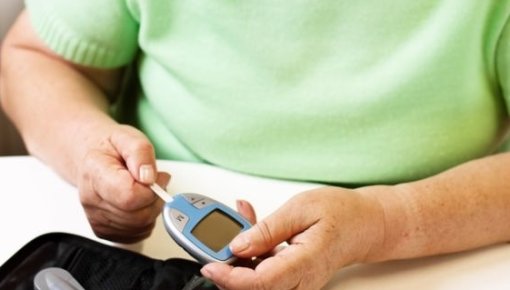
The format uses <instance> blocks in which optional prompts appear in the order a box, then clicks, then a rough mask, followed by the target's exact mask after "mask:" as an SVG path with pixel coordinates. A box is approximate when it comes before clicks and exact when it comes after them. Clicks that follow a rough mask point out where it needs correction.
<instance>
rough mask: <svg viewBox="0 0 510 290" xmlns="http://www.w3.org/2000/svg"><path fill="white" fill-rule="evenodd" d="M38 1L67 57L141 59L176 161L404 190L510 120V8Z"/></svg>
mask: <svg viewBox="0 0 510 290" xmlns="http://www.w3.org/2000/svg"><path fill="white" fill-rule="evenodd" d="M26 4H27V7H28V10H29V13H30V15H31V19H32V21H33V24H34V26H35V28H36V30H37V32H38V33H39V35H40V36H41V37H42V39H43V40H44V41H45V42H46V43H47V44H48V45H49V47H51V48H52V49H53V50H54V51H55V52H57V53H58V54H60V55H62V56H63V57H65V58H67V59H69V60H71V61H73V62H76V63H80V64H83V65H87V66H94V67H103V68H113V67H119V66H125V65H127V64H129V63H132V62H133V61H135V60H136V61H137V62H136V64H137V73H138V74H139V81H140V88H141V89H140V92H139V97H138V99H137V101H136V104H135V105H134V106H135V107H132V108H130V109H131V111H134V112H136V115H135V116H133V118H134V120H135V121H136V124H137V125H138V126H139V127H140V128H141V129H142V130H143V131H144V132H145V133H146V134H147V135H148V137H149V138H150V139H151V140H152V142H153V143H154V146H155V148H156V151H157V155H158V157H159V158H163V159H174V160H187V161H195V162H207V163H212V164H216V165H218V166H222V167H225V168H230V169H233V170H237V171H241V172H246V173H250V174H256V175H263V176H270V177H276V178H288V179H294V180H311V181H319V182H334V183H346V184H354V185H362V184H372V183H394V182H400V181H406V180H414V179H418V178H423V177H425V176H429V175H432V174H435V173H437V172H440V171H443V170H445V169H447V168H450V167H452V166H455V165H457V164H460V163H462V162H465V161H467V160H470V159H473V158H477V157H481V156H484V155H487V154H490V153H491V152H493V151H494V150H495V148H496V147H497V146H498V144H499V143H500V142H501V139H502V138H501V136H502V134H501V133H502V131H503V129H504V126H505V124H506V122H507V119H508V105H507V101H508V98H509V93H508V90H509V89H510V75H509V72H508V68H509V66H510V25H506V23H507V21H508V19H509V16H510V0H484V1H480V0H417V1H408V0H380V1H346V0H324V1H317V0H290V1H275V0H273V1H269V0H257V1H255V0H243V1H225V0H186V1H171V0H115V1H114V0H108V1H106V0H87V1H70V0H27V2H26ZM138 51H140V53H139V54H137V52H138ZM69 97H70V98H72V96H69Z"/></svg>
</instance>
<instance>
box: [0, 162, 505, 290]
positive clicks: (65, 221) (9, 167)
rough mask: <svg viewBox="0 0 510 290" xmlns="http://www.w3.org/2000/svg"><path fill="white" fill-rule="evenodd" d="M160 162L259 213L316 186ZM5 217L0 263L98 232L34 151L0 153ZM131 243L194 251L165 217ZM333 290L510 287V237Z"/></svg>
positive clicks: (342, 278) (182, 178) (362, 268)
mask: <svg viewBox="0 0 510 290" xmlns="http://www.w3.org/2000/svg"><path fill="white" fill-rule="evenodd" d="M158 166H159V168H160V169H162V170H167V171H169V172H171V173H172V176H173V177H172V183H171V186H170V191H172V192H202V193H206V194H208V195H211V196H212V197H213V198H216V199H218V200H221V201H223V202H225V203H227V204H228V205H230V206H234V205H235V200H236V199H238V198H242V199H247V200H250V201H251V202H252V203H253V205H254V206H255V208H256V209H257V213H258V215H259V217H264V216H266V215H267V214H269V213H270V212H272V211H273V210H274V209H276V208H277V207H278V206H279V205H281V204H282V203H284V202H285V200H286V199H288V198H289V197H290V196H292V195H293V194H296V193H298V192H300V191H303V190H306V189H309V188H312V187H315V186H316V185H314V184H305V183H295V182H287V181H279V180H272V179H264V178H259V177H253V176H247V175H242V174H239V173H235V172H231V171H226V170H223V169H219V168H216V167H212V166H208V165H201V164H191V163H182V162H171V161H160V162H159V163H158ZM509 210H510V209H509ZM0 217H1V220H2V221H1V227H0V230H1V239H0V264H2V263H3V262H5V261H6V260H7V259H8V258H9V257H10V256H11V255H12V254H14V253H15V252H16V251H17V250H18V249H19V248H20V247H21V246H22V245H24V244H25V243H27V242H28V241H30V240H31V239H33V238H34V237H36V236H38V235H40V234H43V233H47V232H54V231H60V232H70V233H75V234H79V235H82V236H85V237H89V238H94V235H93V233H92V231H91V230H90V228H89V225H88V223H87V220H86V218H85V215H84V212H83V210H82V208H81V205H80V204H79V201H78V197H77V191H76V189H75V188H74V187H73V186H71V185H69V184H67V183H65V182H64V181H62V180H61V179H60V178H59V177H58V176H57V175H56V174H55V173H53V172H52V171H51V170H50V169H49V168H48V167H46V166H45V165H43V164H42V163H40V162H39V161H37V160H36V159H34V158H31V157H2V158H0ZM94 239H96V240H97V238H94ZM131 249H133V250H135V251H138V252H141V253H143V254H145V255H148V256H150V257H153V258H158V259H166V258H169V257H185V258H189V257H188V255H187V254H186V253H185V252H184V251H183V250H181V249H180V248H179V247H178V246H177V245H176V244H175V243H174V242H173V241H172V240H171V239H170V238H169V236H168V235H167V234H166V231H165V229H164V227H163V225H162V223H161V219H160V220H159V221H158V224H157V226H156V228H155V230H154V233H153V235H152V236H151V237H150V238H149V239H147V240H145V241H144V242H142V243H140V244H137V245H133V246H131ZM326 289H338V290H340V289H352V290H357V289H371V290H372V289H373V290H377V289H379V290H385V289H388V290H389V289H391V290H399V289H406V290H408V289H416V290H420V289H427V290H431V289H436V290H437V289H462V290H469V289H473V290H474V289H476V290H480V289H491V290H498V289H508V290H510V244H505V245H500V246H494V247H489V248H485V249H481V250H477V251H471V252H467V253H462V254H454V255H448V256H442V257H434V258H425V259H416V260H411V261H396V262H389V263H380V264H374V265H359V266H353V267H349V268H346V269H343V270H341V271H340V272H338V274H337V275H336V276H335V278H334V279H333V281H332V282H331V283H330V284H329V285H328V286H327V288H326Z"/></svg>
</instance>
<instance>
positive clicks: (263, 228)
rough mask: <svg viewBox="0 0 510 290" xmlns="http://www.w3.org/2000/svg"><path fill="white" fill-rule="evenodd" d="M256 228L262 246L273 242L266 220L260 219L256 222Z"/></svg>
mask: <svg viewBox="0 0 510 290" xmlns="http://www.w3.org/2000/svg"><path fill="white" fill-rule="evenodd" d="M256 229H257V231H258V232H259V234H260V237H261V238H262V239H261V242H262V246H264V247H270V246H272V244H273V235H272V233H271V229H270V227H269V225H268V223H267V222H266V221H261V222H259V223H257V224H256Z"/></svg>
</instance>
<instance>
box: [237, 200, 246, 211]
mask: <svg viewBox="0 0 510 290" xmlns="http://www.w3.org/2000/svg"><path fill="white" fill-rule="evenodd" d="M236 206H237V209H242V208H245V206H246V202H245V201H243V200H239V199H238V200H236Z"/></svg>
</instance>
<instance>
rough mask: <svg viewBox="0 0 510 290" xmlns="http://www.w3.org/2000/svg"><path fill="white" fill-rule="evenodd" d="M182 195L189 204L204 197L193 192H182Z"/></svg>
mask: <svg viewBox="0 0 510 290" xmlns="http://www.w3.org/2000/svg"><path fill="white" fill-rule="evenodd" d="M183 197H184V198H185V199H186V201H187V202H189V203H191V204H193V203H195V202H198V201H200V200H202V199H204V196H203V195H200V194H194V193H185V194H183Z"/></svg>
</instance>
